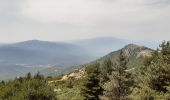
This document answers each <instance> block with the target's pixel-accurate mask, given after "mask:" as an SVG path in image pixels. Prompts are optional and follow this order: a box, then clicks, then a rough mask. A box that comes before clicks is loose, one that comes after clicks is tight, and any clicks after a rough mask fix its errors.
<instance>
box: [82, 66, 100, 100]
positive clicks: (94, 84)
mask: <svg viewBox="0 0 170 100" xmlns="http://www.w3.org/2000/svg"><path fill="white" fill-rule="evenodd" d="M99 66H100V65H99V64H97V63H96V64H93V65H90V66H88V67H87V68H86V73H87V78H86V81H85V82H84V85H83V88H82V91H81V93H82V96H83V97H84V100H99V96H100V94H101V93H102V88H101V86H100V77H99V76H100V72H101V71H100V67H99Z"/></svg>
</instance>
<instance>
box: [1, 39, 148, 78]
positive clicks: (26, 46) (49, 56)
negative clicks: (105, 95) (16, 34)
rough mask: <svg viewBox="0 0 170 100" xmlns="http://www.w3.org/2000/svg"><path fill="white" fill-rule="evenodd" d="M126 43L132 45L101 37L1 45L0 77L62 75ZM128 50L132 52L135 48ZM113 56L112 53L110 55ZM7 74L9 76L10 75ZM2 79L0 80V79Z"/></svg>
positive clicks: (121, 40)
mask: <svg viewBox="0 0 170 100" xmlns="http://www.w3.org/2000/svg"><path fill="white" fill-rule="evenodd" d="M129 43H131V42H130V41H129V40H124V39H117V38H113V37H102V38H93V39H85V40H79V41H72V42H70V43H69V42H49V41H40V40H29V41H23V42H18V43H12V44H3V45H0V69H3V71H2V70H1V71H0V76H9V77H8V78H10V76H12V77H11V78H14V77H16V76H20V75H23V74H25V73H27V72H37V71H42V72H43V73H46V74H48V72H49V73H52V72H53V70H55V72H56V71H57V73H61V72H63V71H65V70H70V69H72V66H73V67H74V66H78V65H83V64H86V63H88V62H92V61H94V60H96V59H98V58H100V57H102V56H104V55H106V54H108V53H109V52H112V51H116V50H118V49H121V48H122V47H123V46H124V45H126V44H129ZM128 47H129V48H130V47H131V49H132V48H134V47H135V46H133V45H131V46H128ZM137 48H138V47H137ZM142 48H143V47H142ZM135 50H137V49H135ZM128 51H129V50H128ZM149 51H150V50H149ZM149 51H148V49H145V50H143V51H142V52H140V53H138V55H137V56H138V57H141V56H143V57H144V56H148V55H150V53H146V52H149ZM116 52H118V51H116ZM129 53H130V52H129ZM132 53H133V50H132ZM116 54H117V53H113V54H112V53H111V54H110V55H111V56H113V55H116ZM107 57H109V55H107V56H106V58H107ZM113 58H114V57H113ZM11 69H12V70H11ZM46 71H47V72H46ZM55 72H54V73H55ZM7 73H10V75H9V74H7ZM2 78H3V77H0V79H2ZM4 79H5V78H4Z"/></svg>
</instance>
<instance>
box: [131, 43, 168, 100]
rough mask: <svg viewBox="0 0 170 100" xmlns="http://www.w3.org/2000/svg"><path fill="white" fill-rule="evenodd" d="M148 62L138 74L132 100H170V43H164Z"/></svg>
mask: <svg viewBox="0 0 170 100" xmlns="http://www.w3.org/2000/svg"><path fill="white" fill-rule="evenodd" d="M148 62H149V63H148ZM148 62H147V64H145V66H144V67H141V68H140V70H139V72H138V74H137V76H138V77H136V86H134V89H133V93H132V95H131V98H132V99H138V100H143V99H146V98H152V99H153V100H168V99H169V97H170V43H169V42H163V43H162V44H161V45H160V48H159V49H158V50H157V51H156V52H155V53H154V54H153V56H152V58H150V59H149V60H148ZM146 100H149V99H146Z"/></svg>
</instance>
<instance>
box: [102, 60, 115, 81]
mask: <svg viewBox="0 0 170 100" xmlns="http://www.w3.org/2000/svg"><path fill="white" fill-rule="evenodd" d="M112 71H113V63H112V61H111V60H110V59H109V60H105V61H104V63H103V64H102V68H101V82H102V83H105V82H107V81H108V80H109V75H111V74H112Z"/></svg>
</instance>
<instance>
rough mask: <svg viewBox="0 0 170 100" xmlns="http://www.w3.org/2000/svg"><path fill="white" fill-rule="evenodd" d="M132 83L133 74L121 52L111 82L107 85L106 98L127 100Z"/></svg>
mask: <svg viewBox="0 0 170 100" xmlns="http://www.w3.org/2000/svg"><path fill="white" fill-rule="evenodd" d="M132 83H133V82H132V78H131V74H130V72H129V71H128V70H127V59H126V57H125V54H124V53H123V51H121V52H120V55H119V58H118V61H117V65H116V66H114V67H113V72H112V75H111V76H110V81H109V82H107V83H106V84H105V97H106V98H108V99H109V100H127V99H128V98H127V96H128V94H129V93H130V86H131V85H132Z"/></svg>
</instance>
